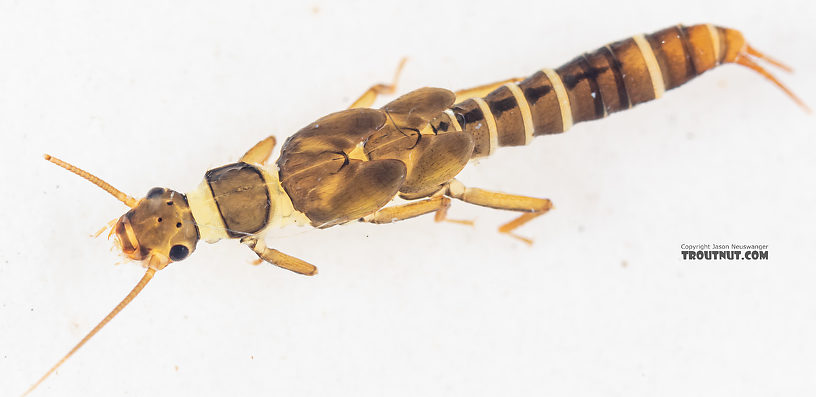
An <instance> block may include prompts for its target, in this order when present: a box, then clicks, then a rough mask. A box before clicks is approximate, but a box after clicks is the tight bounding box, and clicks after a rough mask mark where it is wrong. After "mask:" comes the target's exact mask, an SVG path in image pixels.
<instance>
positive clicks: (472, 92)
mask: <svg viewBox="0 0 816 397" xmlns="http://www.w3.org/2000/svg"><path fill="white" fill-rule="evenodd" d="M522 80H524V78H521V77H513V78H511V79H507V80H502V81H497V82H495V83H490V84H485V85H480V86H478V87H473V88H466V89H464V90H459V91H456V103H459V102H462V101H464V100H465V99H470V98H476V97H479V98H481V97H484V96H486V95H487V94H489V93H490V92H491V91H493V90H495V89H496V88H499V87H501V86H503V85H505V84H507V83H518V82H519V81H522Z"/></svg>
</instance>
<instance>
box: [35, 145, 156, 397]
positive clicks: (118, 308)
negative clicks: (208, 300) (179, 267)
mask: <svg viewBox="0 0 816 397" xmlns="http://www.w3.org/2000/svg"><path fill="white" fill-rule="evenodd" d="M55 160H56V159H55ZM57 161H59V160H57ZM80 171H81V170H80ZM82 172H84V171H82ZM94 183H96V182H94ZM102 183H104V182H102ZM103 189H104V188H103ZM106 190H107V189H106ZM114 190H116V189H114ZM117 192H118V190H117ZM120 193H121V192H120ZM149 262H150V261H148V263H149ZM154 274H156V269H155V268H154V267H153V266H152V265H150V267H148V268H147V271H145V274H144V276H142V279H141V280H139V283H138V284H136V286H135V287H133V289H132V290H131V291H130V293H129V294H127V296H126V297H125V299H122V301H121V302H119V304H118V305H116V307H115V308H114V309H113V310H112V311H111V312H110V313H108V315H107V316H105V318H104V319H102V321H100V322H99V324H97V325H96V327H94V329H92V330H91V332H88V335H85V337H84V338H82V340H80V341H79V343H77V344H76V346H74V348H73V349H71V351H69V352H68V354H66V355H65V357H63V358H62V359H61V360H59V361H58V362H57V363H56V364H55V365H54V366H53V367H51V369H49V370H48V372H46V373H45V375H43V376H42V377H41V378H40V379H39V380H37V382H35V383H34V384H33V385H31V387H29V388H28V390H26V391H25V393H23V394H22V397H25V396H27V395H28V394H29V393H31V392H32V391H34V389H36V388H37V386H39V385H40V383H42V382H43V381H44V380H45V379H46V378H48V377H49V376H50V375H51V374H53V373H54V371H56V370H57V368H59V367H60V366H61V365H62V364H63V363H64V362H65V360H68V358H69V357H71V356H72V355H73V354H74V353H76V351H77V350H79V348H80V347H82V345H84V344H85V342H87V341H88V340H90V339H91V338H92V337H93V336H94V335H96V333H97V332H99V330H100V329H102V327H104V326H105V324H107V323H108V322H109V321H110V320H111V319H113V318H114V317H116V315H117V314H119V312H120V311H122V309H124V308H125V306H127V305H128V303H130V301H132V300H133V298H135V297H136V295H139V292H142V289H144V287H145V285H147V283H148V281H150V279H151V278H153V275H154Z"/></svg>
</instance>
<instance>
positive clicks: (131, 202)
mask: <svg viewBox="0 0 816 397" xmlns="http://www.w3.org/2000/svg"><path fill="white" fill-rule="evenodd" d="M43 158H45V159H46V160H48V161H50V162H52V163H54V164H56V165H58V166H60V167H62V168H65V169H66V170H68V171H71V172H73V173H74V174H77V175H79V176H81V177H82V178H85V179H87V180H88V181H89V182H91V183H93V184H94V185H96V186H99V187H100V188H102V190H104V191H106V192H108V193H110V194H111V195H112V196H113V197H116V199H118V200H119V201H121V202H123V203H125V205H126V206H128V207H130V208H133V207H135V206H136V204H138V203H139V201H138V200H136V199H135V198H133V197H130V196H128V195H127V194H124V193H122V192H121V191H119V190H118V189H116V188H115V187H113V186H111V185H110V184H109V183H107V182H105V181H103V180H101V179H99V178H97V177H96V176H94V175H93V174H91V173H90V172H88V171H85V170H83V169H80V168H77V167H74V166H73V165H71V164H68V163H66V162H64V161H62V160H60V159H58V158H56V157H53V156H51V155H49V154H44V155H43Z"/></svg>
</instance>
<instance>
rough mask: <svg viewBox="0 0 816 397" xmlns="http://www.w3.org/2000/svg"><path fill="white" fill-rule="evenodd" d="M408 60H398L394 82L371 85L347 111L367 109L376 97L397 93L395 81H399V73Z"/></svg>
mask: <svg viewBox="0 0 816 397" xmlns="http://www.w3.org/2000/svg"><path fill="white" fill-rule="evenodd" d="M407 60H408V58H402V59H401V60H400V63H399V65H397V71H396V72H394V80H393V81H391V84H375V85H372V86H371V87H370V88H369V89H368V90H366V92H364V93H363V95H360V97H359V98H357V100H356V101H354V102H353V103H352V104H351V106H349V109H357V108H369V107H371V105H373V104H374V101H375V100H377V96H379V95H389V94H393V93H394V92H396V91H397V81H398V80H399V76H400V73H402V67H403V66H405V61H407Z"/></svg>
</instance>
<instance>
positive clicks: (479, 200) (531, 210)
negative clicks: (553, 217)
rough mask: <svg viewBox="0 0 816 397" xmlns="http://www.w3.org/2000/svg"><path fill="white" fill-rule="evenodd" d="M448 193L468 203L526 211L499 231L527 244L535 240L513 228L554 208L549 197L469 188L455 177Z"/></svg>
mask: <svg viewBox="0 0 816 397" xmlns="http://www.w3.org/2000/svg"><path fill="white" fill-rule="evenodd" d="M446 194H447V195H448V196H450V197H453V198H455V199H459V200H462V201H464V202H466V203H471V204H476V205H480V206H483V207H490V208H496V209H500V210H509V211H521V212H526V213H525V214H522V215H521V216H519V217H518V218H516V219H513V220H512V221H510V222H507V223H505V224H504V225H502V226H501V227H499V232H500V233H505V234H508V235H510V236H512V237H515V238H517V239H519V240H521V241H524V242H525V243H527V244H532V243H533V240H531V239H529V238H526V237H522V236H519V235H516V234H514V233H513V230H515V229H516V228H517V227H519V226H521V225H523V224H525V223H527V222H529V221H531V220H533V219H535V218H537V217H538V216H540V215H542V214H544V213H545V212H547V211H549V210H550V209H551V208H552V202H551V201H550V200H548V199H542V198H536V197H526V196H518V195H515V194H506V193H499V192H491V191H488V190H483V189H477V188H469V187H465V185H463V184H462V183H461V182H459V181H457V180H455V179H454V180H453V181H452V182H451V183H450V185H448V191H447V193H446Z"/></svg>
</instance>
